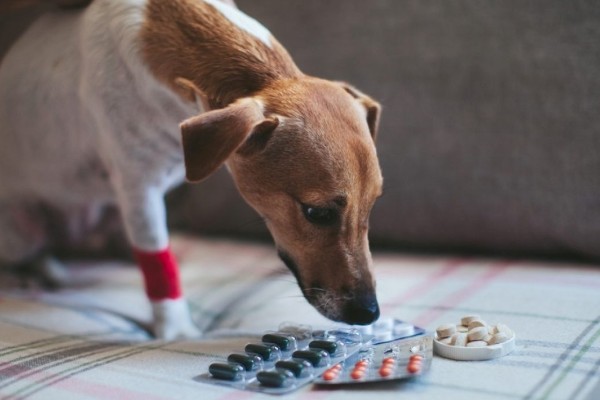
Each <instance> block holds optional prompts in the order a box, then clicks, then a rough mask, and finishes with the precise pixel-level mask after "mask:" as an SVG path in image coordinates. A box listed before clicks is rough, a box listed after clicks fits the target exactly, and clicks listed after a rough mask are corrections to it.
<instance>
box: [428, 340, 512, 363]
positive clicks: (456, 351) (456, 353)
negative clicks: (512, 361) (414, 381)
mask: <svg viewBox="0 0 600 400" xmlns="http://www.w3.org/2000/svg"><path fill="white" fill-rule="evenodd" d="M514 349H515V334H514V333H513V335H512V337H511V338H510V339H509V340H507V341H506V342H504V343H500V344H494V345H491V346H486V347H463V346H450V345H447V344H444V343H442V342H440V341H438V340H437V339H436V338H434V339H433V351H434V353H435V354H437V355H438V356H441V357H444V358H450V359H452V360H459V361H483V360H491V359H492V358H498V357H503V356H505V355H507V354H509V353H510V352H512V351H513V350H514Z"/></svg>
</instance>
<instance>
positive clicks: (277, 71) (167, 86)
mask: <svg viewBox="0 0 600 400" xmlns="http://www.w3.org/2000/svg"><path fill="white" fill-rule="evenodd" d="M226 3H227V2H221V1H218V0H94V1H93V2H92V3H91V4H90V5H89V6H88V7H87V8H85V9H83V10H68V11H67V10H62V11H57V12H54V13H50V14H48V15H45V16H44V17H42V18H41V19H40V20H38V21H37V22H36V23H35V24H34V25H32V26H31V27H30V28H29V30H28V31H27V32H26V33H25V34H24V35H23V36H22V37H21V38H20V39H19V40H18V42H17V43H16V44H15V45H14V46H13V48H12V49H11V50H10V52H9V53H8V54H7V55H6V57H5V58H4V60H3V62H2V64H1V65H0V121H1V124H0V143H1V144H2V145H1V147H0V226H1V227H2V232H0V262H1V263H4V264H8V263H15V262H19V261H22V260H25V259H27V258H31V257H33V256H34V255H36V254H39V253H40V252H41V251H42V250H43V249H44V248H46V246H47V245H48V243H49V239H50V238H51V236H52V232H51V231H49V229H48V226H47V225H46V224H45V222H44V221H43V219H42V218H39V213H37V207H38V204H45V205H50V206H51V207H53V208H56V209H59V210H63V211H65V212H66V213H67V214H68V213H71V214H79V215H81V213H75V212H74V211H75V210H84V211H85V214H86V215H88V216H89V220H90V221H89V222H90V223H93V222H94V217H93V216H94V215H95V214H96V213H95V210H97V209H99V208H101V207H103V206H105V205H107V204H117V205H118V207H119V209H120V212H121V215H122V219H123V222H124V225H125V229H126V232H127V235H128V238H129V241H130V244H131V246H132V248H133V249H134V253H135V255H136V258H137V261H138V264H139V266H140V267H141V269H142V271H143V274H144V278H145V285H146V292H147V294H148V296H149V298H150V300H151V302H152V306H153V312H154V318H155V326H154V328H155V334H156V335H157V336H158V337H162V338H167V339H172V338H176V337H180V336H190V335H195V334H196V333H197V332H196V331H195V327H194V326H193V324H192V323H191V320H190V317H189V314H188V310H187V305H186V303H185V301H184V300H183V297H182V293H181V290H180V286H179V278H178V271H177V265H176V262H175V260H174V258H173V256H172V255H171V253H170V251H169V241H168V233H167V227H166V221H165V207H164V204H163V195H164V193H165V192H166V191H167V190H169V189H170V188H171V187H173V186H174V185H177V184H179V183H180V182H181V181H182V180H183V179H184V175H185V176H187V178H188V180H190V181H200V180H202V179H204V178H205V177H207V176H208V175H209V174H211V173H212V172H213V171H215V170H216V169H217V168H218V167H219V166H221V165H222V164H224V163H225V164H226V165H227V167H228V169H229V171H230V172H231V175H232V176H233V178H234V180H235V183H236V185H237V187H238V189H239V191H240V193H241V194H242V196H243V197H244V199H245V200H246V201H247V202H248V203H249V204H250V205H251V206H252V207H253V208H254V209H256V211H257V212H258V213H259V214H260V215H261V216H262V217H263V218H264V220H265V221H266V224H267V226H268V228H269V230H270V232H271V234H272V236H273V238H274V241H275V244H276V246H277V249H278V252H279V254H280V256H281V258H282V260H283V261H284V262H285V264H286V265H287V266H288V267H289V269H290V270H291V271H292V272H293V273H294V275H295V276H296V278H297V280H298V283H299V285H300V288H301V290H302V293H303V294H304V296H305V297H306V299H307V300H308V301H309V302H310V303H311V304H312V305H313V306H314V307H315V308H316V309H317V310H318V311H319V312H321V313H322V314H323V315H325V316H326V317H328V318H330V319H332V320H336V321H343V322H347V323H351V324H369V323H371V322H373V321H375V320H376V319H377V318H378V316H379V307H378V304H377V299H376V295H375V283H374V281H373V277H372V274H371V263H372V262H371V254H370V252H369V243H368V238H367V233H368V232H367V231H368V219H369V213H370V210H371V208H372V206H373V203H374V202H375V200H376V198H377V197H378V196H379V195H380V194H381V190H382V189H381V187H382V177H381V172H380V168H379V165H378V160H377V155H376V151H375V146H374V138H375V135H376V132H377V125H378V120H379V110H380V107H379V105H378V104H377V103H376V102H375V101H373V100H372V99H371V98H369V97H368V96H366V95H364V94H363V93H361V92H359V91H358V90H356V89H355V88H353V87H351V86H349V85H347V84H344V83H339V82H331V81H326V80H322V79H318V78H314V77H310V76H307V75H304V74H303V73H302V72H301V71H300V70H299V69H298V68H297V67H296V65H295V64H294V62H293V61H292V59H291V58H290V56H289V54H288V53H287V52H286V50H285V49H284V48H283V47H282V46H281V45H280V44H279V43H278V42H277V41H276V40H275V39H274V38H273V36H271V34H270V33H269V31H268V30H267V29H266V28H265V27H263V26H262V25H261V24H259V23H258V22H257V21H255V20H253V19H251V18H250V17H248V16H246V15H245V14H243V13H242V12H240V11H238V10H237V9H236V8H235V7H234V6H232V5H229V4H226ZM199 108H200V110H199ZM199 111H200V112H199ZM181 121H183V122H181Z"/></svg>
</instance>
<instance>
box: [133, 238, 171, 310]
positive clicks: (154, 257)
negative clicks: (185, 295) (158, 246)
mask: <svg viewBox="0 0 600 400" xmlns="http://www.w3.org/2000/svg"><path fill="white" fill-rule="evenodd" d="M133 253H134V255H135V259H136V260H137V263H138V265H139V266H140V268H141V269H142V273H143V275H144V284H145V286H146V294H147V295H148V297H149V298H150V300H164V299H178V298H180V297H181V286H180V283H179V267H178V266H177V261H176V260H175V257H174V256H173V254H172V253H171V249H170V248H168V247H167V248H166V249H165V250H161V251H156V252H148V251H143V250H138V249H133Z"/></svg>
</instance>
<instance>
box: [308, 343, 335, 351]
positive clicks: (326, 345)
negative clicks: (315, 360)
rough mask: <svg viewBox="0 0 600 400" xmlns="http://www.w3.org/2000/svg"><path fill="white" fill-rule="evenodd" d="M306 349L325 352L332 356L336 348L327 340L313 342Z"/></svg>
mask: <svg viewBox="0 0 600 400" xmlns="http://www.w3.org/2000/svg"><path fill="white" fill-rule="evenodd" d="M308 347H309V348H311V349H321V350H325V351H326V352H328V353H329V354H333V353H335V351H336V350H337V347H338V346H337V343H336V342H331V341H329V340H313V341H312V342H310V343H309V344H308Z"/></svg>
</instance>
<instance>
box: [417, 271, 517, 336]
mask: <svg viewBox="0 0 600 400" xmlns="http://www.w3.org/2000/svg"><path fill="white" fill-rule="evenodd" d="M509 266H510V263H509V262H503V263H499V264H496V265H493V266H491V267H490V268H489V270H488V271H487V272H485V273H484V274H482V275H481V276H479V277H478V278H477V279H475V280H474V281H473V282H471V284H470V285H467V286H465V287H463V288H462V289H460V290H458V291H456V292H454V293H452V294H450V295H449V296H446V297H445V298H443V299H442V300H440V301H439V302H438V304H437V305H436V306H435V307H432V308H430V309H428V310H426V311H425V312H423V313H422V314H421V315H419V316H417V317H416V318H415V319H414V320H413V321H412V322H413V323H414V324H415V325H418V326H427V325H428V324H429V323H431V322H432V321H434V320H435V319H437V318H438V317H439V316H440V315H442V314H443V313H445V312H446V311H447V310H448V309H451V308H452V307H455V306H457V305H458V304H459V303H461V302H462V301H464V300H466V299H467V298H469V297H471V296H473V294H475V293H476V292H477V291H479V290H481V289H482V288H484V287H485V286H486V285H487V284H489V283H490V282H492V281H493V280H494V279H496V277H497V276H498V275H500V274H502V273H503V272H504V271H505V270H506V269H507V268H509ZM442 307H443V308H442Z"/></svg>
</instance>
